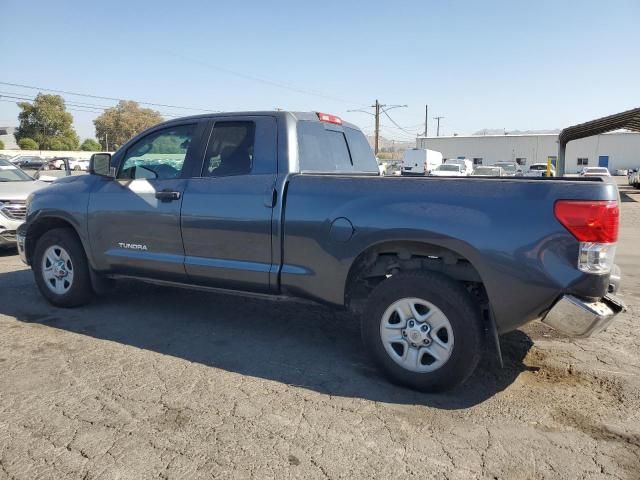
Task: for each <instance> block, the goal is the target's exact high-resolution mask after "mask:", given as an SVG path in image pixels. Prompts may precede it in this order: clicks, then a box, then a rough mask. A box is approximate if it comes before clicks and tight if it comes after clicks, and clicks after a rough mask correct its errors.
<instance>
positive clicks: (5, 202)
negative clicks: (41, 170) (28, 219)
mask: <svg viewBox="0 0 640 480" xmlns="http://www.w3.org/2000/svg"><path fill="white" fill-rule="evenodd" d="M45 186H47V184H46V183H45V182H41V181H38V180H34V179H33V178H32V177H30V176H29V175H27V174H26V173H25V172H23V171H22V170H21V169H20V168H19V167H17V166H15V165H14V164H12V163H11V162H9V161H8V160H0V247H6V246H13V245H15V243H16V229H17V228H18V226H19V225H20V224H21V223H23V222H24V219H25V215H26V210H27V209H26V201H27V197H28V196H29V194H30V193H31V192H34V191H36V190H38V189H39V188H42V187H45Z"/></svg>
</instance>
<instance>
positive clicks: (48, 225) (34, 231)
mask: <svg viewBox="0 0 640 480" xmlns="http://www.w3.org/2000/svg"><path fill="white" fill-rule="evenodd" d="M54 228H68V229H70V230H71V231H73V234H74V235H76V236H77V237H78V240H80V237H79V236H78V232H76V229H75V228H73V225H71V223H69V222H68V221H66V220H63V219H62V218H58V217H48V218H42V219H40V220H37V221H36V222H35V223H34V224H33V225H31V226H30V227H29V231H28V232H27V239H26V245H25V248H26V251H27V254H28V255H29V258H28V259H27V260H28V261H29V264H31V261H32V258H33V252H34V250H35V248H36V244H37V243H38V240H40V237H42V235H44V234H45V233H47V232H48V231H49V230H53V229H54Z"/></svg>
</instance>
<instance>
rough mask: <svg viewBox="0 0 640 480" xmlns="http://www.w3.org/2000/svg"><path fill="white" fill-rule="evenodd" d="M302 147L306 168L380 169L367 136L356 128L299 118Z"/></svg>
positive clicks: (337, 170) (303, 168)
mask: <svg viewBox="0 0 640 480" xmlns="http://www.w3.org/2000/svg"><path fill="white" fill-rule="evenodd" d="M298 148H299V155H300V170H301V171H303V172H323V173H374V174H378V173H379V170H378V163H377V162H376V159H375V157H374V156H373V152H372V151H371V147H370V146H369V144H368V142H367V139H366V138H365V136H364V135H363V134H362V132H361V131H359V130H356V129H354V128H349V127H343V128H341V129H338V128H336V129H334V128H331V127H329V128H327V127H326V126H325V124H323V123H321V122H308V121H302V122H298Z"/></svg>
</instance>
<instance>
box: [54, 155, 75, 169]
mask: <svg viewBox="0 0 640 480" xmlns="http://www.w3.org/2000/svg"><path fill="white" fill-rule="evenodd" d="M74 160H75V158H73V157H53V158H52V159H51V160H49V166H50V167H51V168H55V169H57V170H64V168H65V161H66V162H68V163H71V162H73V161H74Z"/></svg>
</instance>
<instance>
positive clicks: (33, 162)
mask: <svg viewBox="0 0 640 480" xmlns="http://www.w3.org/2000/svg"><path fill="white" fill-rule="evenodd" d="M10 161H11V163H13V164H14V165H16V166H18V167H20V168H33V169H37V168H40V167H42V166H43V165H44V164H45V163H46V161H45V160H44V159H43V158H42V157H38V156H36V155H18V156H16V157H13V158H12V159H11V160H10Z"/></svg>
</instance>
